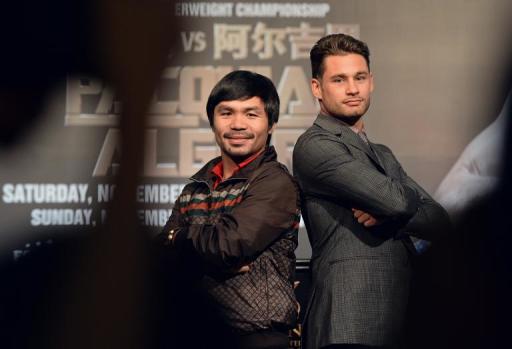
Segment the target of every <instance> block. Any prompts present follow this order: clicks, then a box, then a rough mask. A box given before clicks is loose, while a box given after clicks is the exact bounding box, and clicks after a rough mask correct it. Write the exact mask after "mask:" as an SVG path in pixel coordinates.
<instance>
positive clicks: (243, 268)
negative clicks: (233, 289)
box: [236, 264, 251, 274]
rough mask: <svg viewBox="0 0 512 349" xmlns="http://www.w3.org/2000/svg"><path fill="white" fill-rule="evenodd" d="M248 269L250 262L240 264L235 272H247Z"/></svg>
mask: <svg viewBox="0 0 512 349" xmlns="http://www.w3.org/2000/svg"><path fill="white" fill-rule="evenodd" d="M249 270H251V268H250V264H247V265H242V266H241V267H240V268H239V269H238V270H237V271H236V273H237V274H243V273H247V272H249Z"/></svg>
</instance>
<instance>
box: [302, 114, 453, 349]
mask: <svg viewBox="0 0 512 349" xmlns="http://www.w3.org/2000/svg"><path fill="white" fill-rule="evenodd" d="M293 171H294V175H295V176H296V178H297V179H298V182H299V184H300V187H301V190H302V195H303V208H302V209H303V210H302V215H303V217H304V221H305V224H306V228H307V231H308V236H309V240H310V242H311V246H312V250H313V253H312V258H311V271H312V281H313V286H312V295H311V299H310V301H309V304H308V306H307V308H306V314H305V320H304V331H303V345H304V346H305V348H307V349H316V348H321V347H323V346H326V345H330V344H342V343H354V344H364V345H395V344H396V343H397V342H399V341H400V339H401V333H402V328H403V325H404V320H405V311H406V305H407V299H408V294H409V282H410V276H411V263H410V258H411V257H412V256H413V254H414V253H415V249H414V245H413V244H412V242H411V239H410V236H411V235H412V236H416V237H418V238H421V239H425V240H433V239H435V238H436V237H438V236H439V235H441V234H443V233H444V232H446V230H447V229H448V227H449V224H450V223H449V219H448V215H447V214H446V212H445V210H444V209H443V208H442V207H441V206H440V205H439V204H437V203H436V202H435V201H434V200H433V199H432V198H431V197H430V196H429V195H428V193H427V192H425V190H423V189H422V188H421V187H420V186H419V185H418V184H417V183H415V182H414V181H413V180H412V179H411V178H410V177H409V176H407V174H406V173H405V172H404V170H403V169H402V167H401V166H400V163H399V162H398V160H397V159H396V158H395V157H394V155H393V153H392V152H391V150H390V149H389V148H387V147H386V146H384V145H379V144H373V143H369V144H366V143H365V142H364V141H363V140H362V139H361V138H360V137H359V136H358V135H357V134H356V133H354V132H353V131H352V130H351V129H350V128H349V127H348V126H347V125H346V124H344V123H343V122H342V121H340V120H338V119H336V118H334V117H330V116H326V115H319V116H318V118H317V119H316V121H315V123H314V124H313V126H311V127H310V128H309V129H308V130H307V131H306V132H305V133H304V134H302V135H301V136H300V138H299V139H298V141H297V144H296V145H295V149H294V152H293ZM352 208H358V209H361V210H363V211H365V212H368V213H370V214H372V215H373V216H375V217H378V218H380V219H381V220H382V221H383V223H382V224H380V225H378V226H375V227H371V228H365V227H364V226H363V225H361V224H360V223H358V222H357V220H356V219H355V218H354V217H353V213H352Z"/></svg>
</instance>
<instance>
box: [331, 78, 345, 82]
mask: <svg viewBox="0 0 512 349" xmlns="http://www.w3.org/2000/svg"><path fill="white" fill-rule="evenodd" d="M333 81H334V82H336V83H340V82H343V79H342V78H337V79H334V80H333Z"/></svg>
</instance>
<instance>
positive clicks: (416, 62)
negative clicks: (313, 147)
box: [0, 0, 511, 258]
mask: <svg viewBox="0 0 512 349" xmlns="http://www.w3.org/2000/svg"><path fill="white" fill-rule="evenodd" d="M169 11H172V12H173V13H174V15H175V16H178V17H180V18H181V19H182V20H183V25H182V28H181V29H180V32H179V40H178V41H177V42H176V43H175V45H174V48H173V49H172V50H171V51H170V52H169V56H168V64H167V67H166V69H165V70H164V71H163V72H162V78H161V83H160V85H159V86H158V87H156V88H155V94H154V98H153V102H152V104H151V106H150V108H149V110H148V124H147V127H146V129H145V136H146V142H145V158H144V168H143V171H142V173H141V174H140V178H141V181H140V185H139V187H138V188H137V191H136V192H135V193H134V197H135V198H136V200H137V201H138V202H139V203H140V205H141V209H140V210H139V212H138V216H139V219H140V222H141V224H143V225H145V226H147V227H148V229H149V230H150V231H151V232H152V233H157V232H158V231H159V229H161V227H162V226H163V225H164V224H165V222H166V220H167V218H168V216H169V215H170V212H171V209H172V205H173V203H174V201H175V200H176V198H177V197H178V195H179V193H180V191H181V189H182V188H183V186H184V185H185V184H186V183H187V180H188V178H189V177H190V176H191V175H192V174H194V173H195V172H196V171H197V170H198V169H199V168H200V167H201V166H202V165H203V164H204V163H205V162H206V161H208V160H209V159H211V158H212V157H214V156H217V155H219V151H218V149H217V147H216V145H215V141H214V137H213V133H212V132H211V130H210V128H209V124H208V120H207V116H206V111H205V107H206V100H207V98H208V95H209V93H210V91H211V89H212V88H213V86H214V85H215V83H216V82H217V81H218V80H219V79H220V78H222V76H224V75H225V74H226V73H228V72H230V71H232V70H234V69H247V70H252V71H256V72H258V73H261V74H264V75H266V76H268V77H270V78H271V79H272V80H273V81H274V83H275V85H276V87H277V89H278V92H279V96H280V98H281V110H280V119H279V123H278V127H277V129H276V131H275V134H274V136H273V139H272V140H273V144H274V146H275V147H276V150H277V152H278V154H279V160H280V161H281V162H283V163H284V164H286V165H287V166H288V168H289V169H291V161H292V160H291V154H292V150H293V146H294V142H295V140H296V139H297V137H298V136H299V135H300V134H301V133H302V132H304V130H305V129H306V128H307V127H309V126H310V125H311V124H312V122H313V121H314V119H315V117H316V114H317V111H318V106H317V103H316V101H315V99H314V98H313V96H312V94H311V92H310V86H309V85H310V79H311V70H310V66H309V50H310V49H311V47H312V45H313V44H314V43H315V42H316V41H317V40H318V39H319V38H321V37H322V36H324V35H327V34H330V33H346V34H350V35H353V36H355V37H357V38H359V39H361V40H363V41H365V42H366V43H367V44H368V45H369V47H370V51H371V57H370V59H371V70H372V72H373V74H374V79H375V91H374V93H373V98H372V106H371V107H370V110H369V112H368V113H367V115H366V116H365V117H364V120H365V124H366V129H367V133H368V136H369V138H370V140H372V141H374V142H377V143H384V144H386V145H388V146H389V147H390V148H391V149H392V150H393V151H394V152H395V154H396V155H397V157H398V159H399V160H400V161H401V162H402V164H403V166H404V168H405V170H406V171H407V172H408V174H409V175H411V176H412V177H413V178H414V179H416V180H417V181H418V182H419V183H420V184H421V185H423V186H424V187H425V188H426V189H427V190H428V191H429V192H430V193H434V191H435V190H436V188H437V186H438V185H439V183H440V182H441V180H442V179H443V177H444V176H445V175H446V173H447V172H448V170H449V169H450V167H451V166H452V165H453V164H454V162H455V161H456V160H457V158H458V156H459V155H460V153H461V151H462V150H463V149H464V147H465V146H466V145H467V144H468V143H469V142H470V141H471V140H472V139H473V137H475V136H476V135H477V134H478V133H479V132H480V131H481V130H482V129H484V128H485V127H486V126H487V125H488V124H490V123H491V122H492V121H493V120H494V119H495V118H496V116H497V115H498V113H499V111H500V109H501V107H502V105H503V102H504V100H505V95H506V92H507V91H506V88H505V85H504V84H505V77H506V74H507V72H508V68H509V66H508V62H509V59H510V51H509V46H508V42H509V40H510V28H509V25H508V23H507V20H508V18H507V14H508V13H511V12H510V5H509V4H508V2H507V1H505V0H504V1H498V0H494V1H467V0H455V1H450V2H445V1H441V0H434V1H429V0H420V1H414V2H411V1H406V0H395V1H383V0H351V1H350V0H341V1H334V0H330V1H319V2H289V1H272V2H254V1H252V2H251V1H234V2H206V1H203V2H201V1H187V2H178V3H176V4H173V5H169ZM121 109H122V105H121V104H120V103H119V102H118V101H117V99H116V91H114V90H113V89H111V88H110V87H109V86H107V85H106V84H104V82H103V81H101V80H100V79H99V78H97V77H94V76H76V75H70V76H68V78H67V79H66V81H62V82H61V84H60V85H59V86H58V88H56V89H55V91H54V92H53V94H52V96H50V98H48V101H47V104H46V107H45V108H44V110H42V111H41V114H42V115H41V116H42V117H41V118H39V121H38V124H37V125H34V127H33V128H32V130H31V132H30V133H29V134H28V135H27V136H26V138H25V139H24V142H22V143H20V144H19V145H18V146H16V147H15V148H14V149H13V148H11V149H9V150H3V151H2V152H1V153H0V163H1V167H2V172H1V174H0V189H1V199H0V210H1V212H2V214H1V215H0V248H2V249H4V250H6V249H7V250H9V249H10V250H15V251H14V253H15V255H16V253H22V251H23V249H25V248H28V247H29V246H30V244H42V243H47V242H50V241H51V239H52V237H53V236H58V235H59V234H61V233H63V232H64V231H65V233H66V234H69V233H70V231H73V230H76V231H77V232H78V231H84V230H86V231H87V230H89V229H91V228H94V227H96V226H99V225H101V224H102V222H104V220H105V215H106V209H105V208H106V205H107V204H108V202H109V201H110V200H111V199H112V197H113V195H114V193H115V185H113V183H114V176H115V174H116V171H117V169H118V167H119V164H118V159H119V153H120V151H121V148H120V139H119V135H120V132H119V130H118V129H117V126H118V122H119V120H118V119H119V114H120V111H121ZM126 141H128V142H129V140H126ZM20 251H21V252H20ZM309 255H310V247H309V244H308V243H307V237H306V233H305V231H304V229H301V235H300V243H299V249H298V251H297V256H298V257H299V258H308V257H309Z"/></svg>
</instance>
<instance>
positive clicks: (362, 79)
mask: <svg viewBox="0 0 512 349" xmlns="http://www.w3.org/2000/svg"><path fill="white" fill-rule="evenodd" d="M356 80H358V81H364V80H366V76H365V75H361V76H358V77H356Z"/></svg>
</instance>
